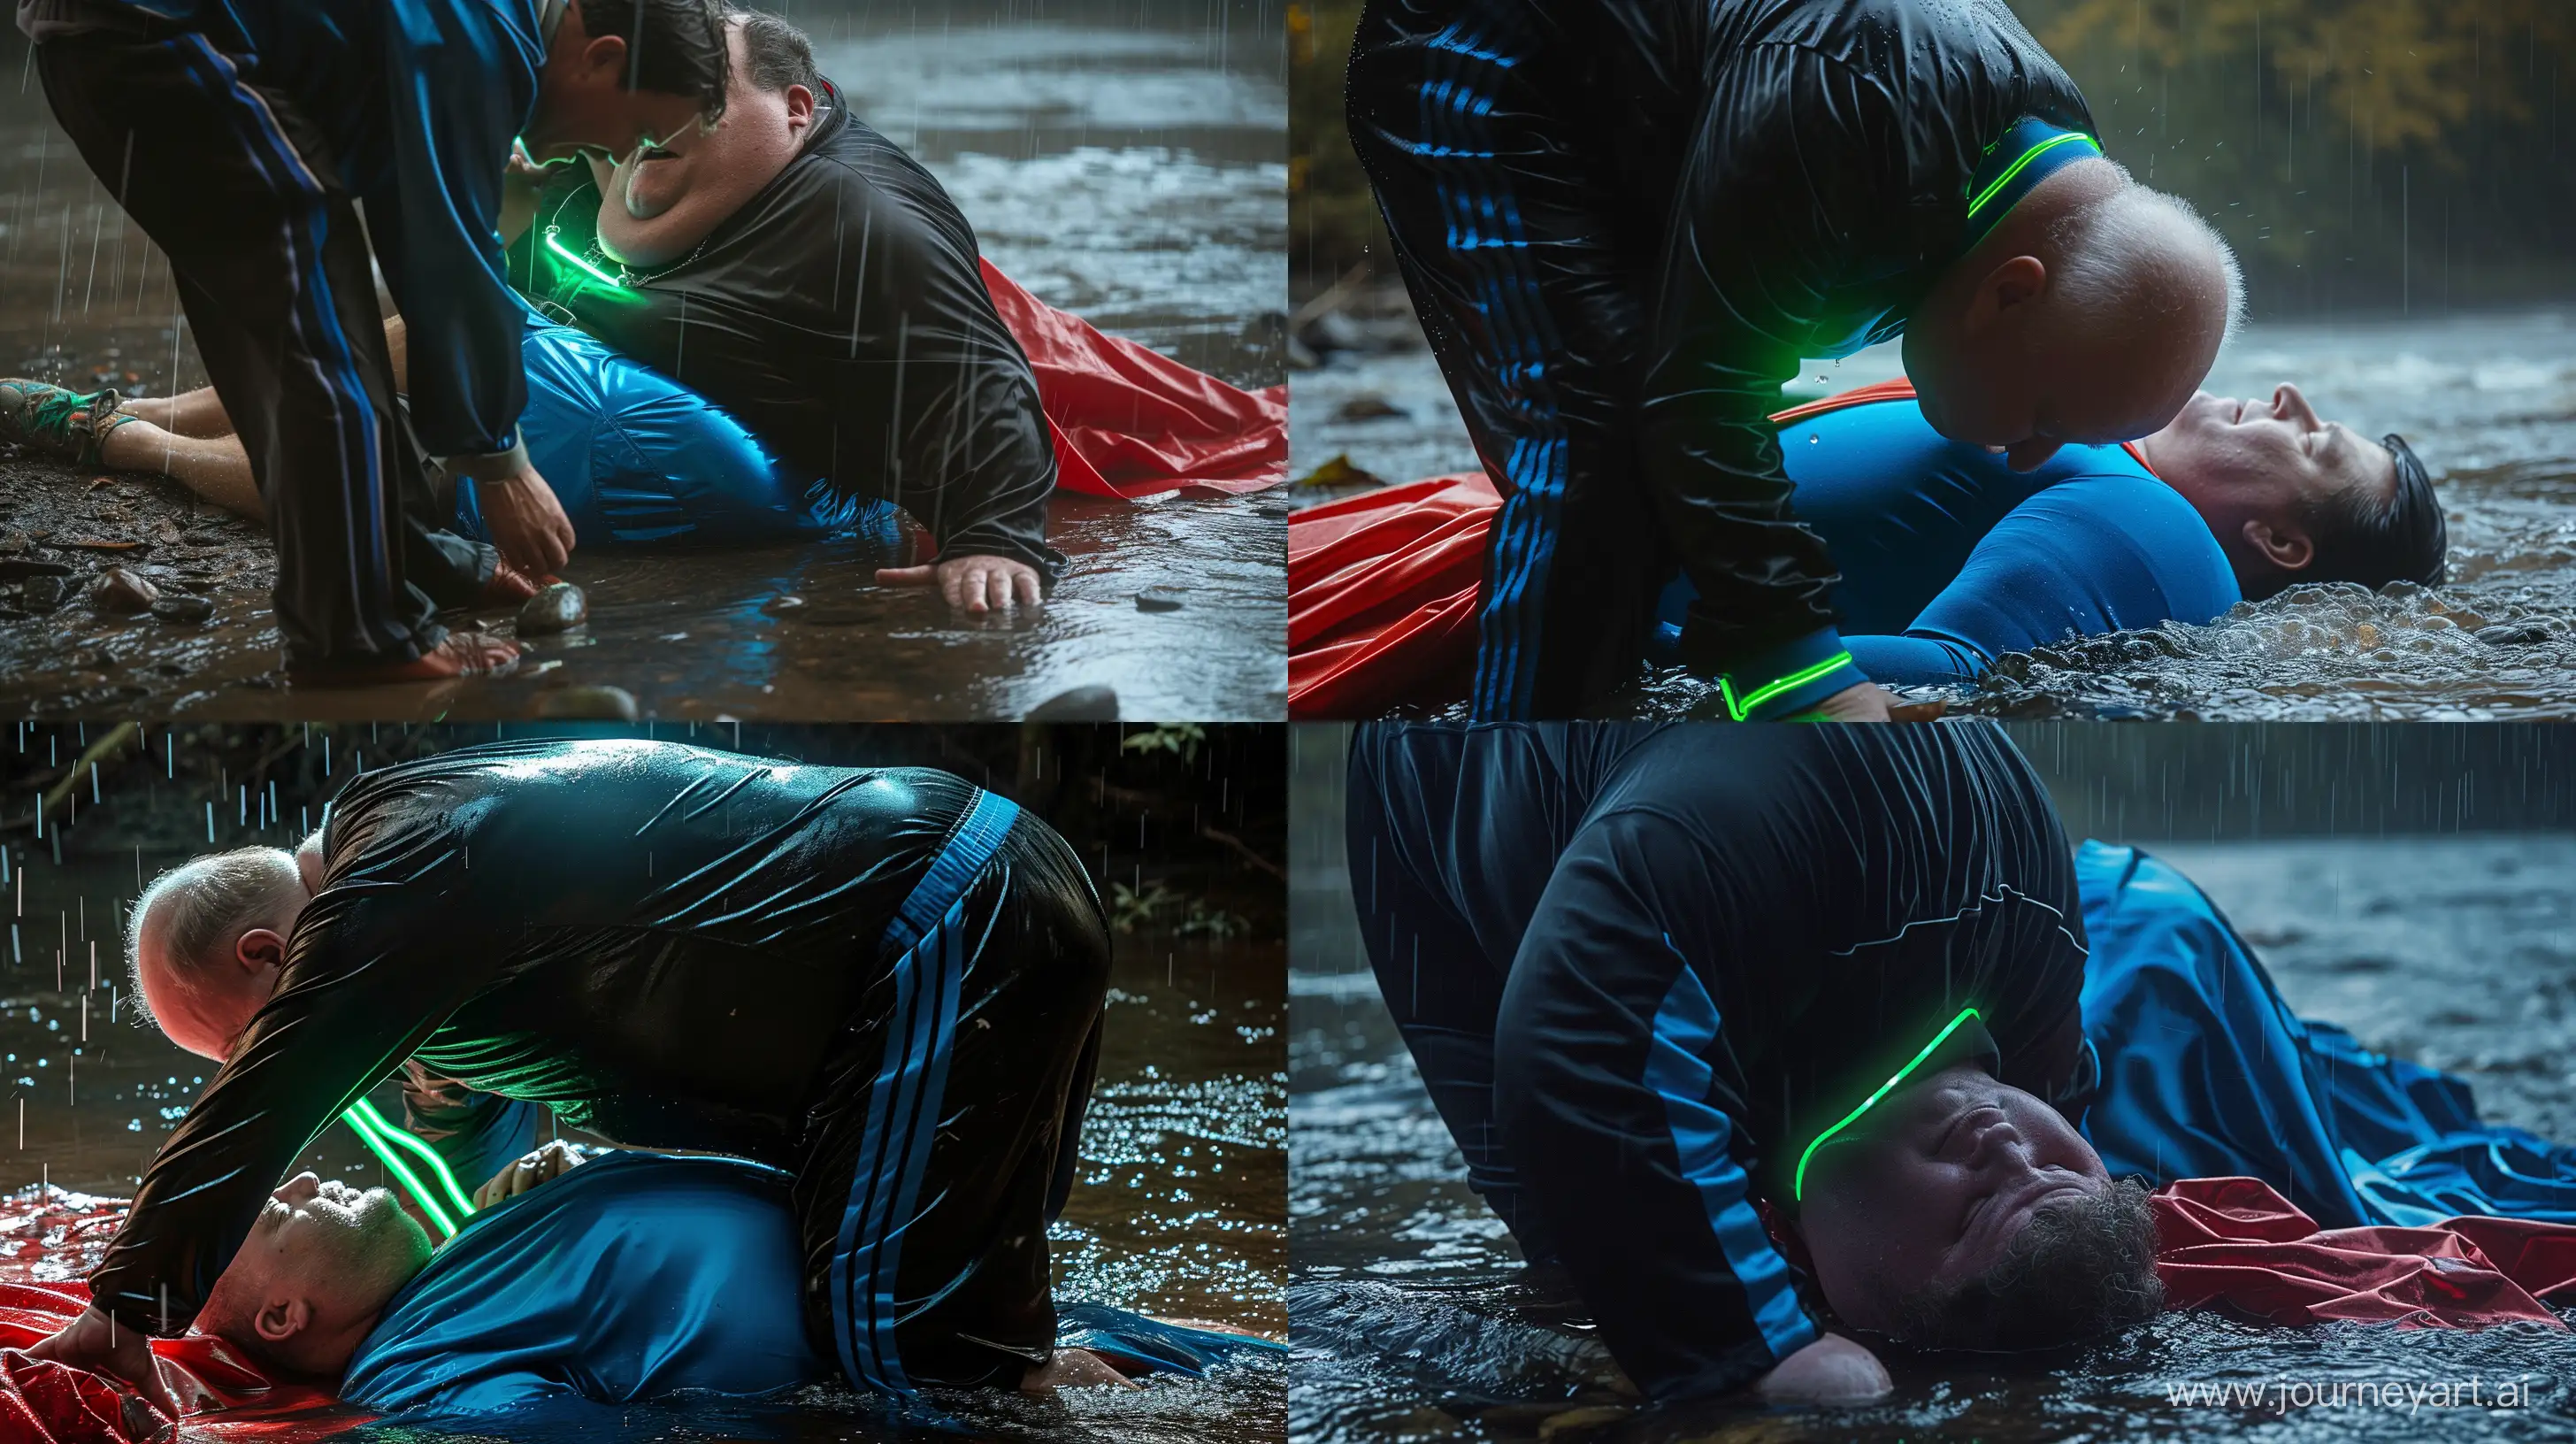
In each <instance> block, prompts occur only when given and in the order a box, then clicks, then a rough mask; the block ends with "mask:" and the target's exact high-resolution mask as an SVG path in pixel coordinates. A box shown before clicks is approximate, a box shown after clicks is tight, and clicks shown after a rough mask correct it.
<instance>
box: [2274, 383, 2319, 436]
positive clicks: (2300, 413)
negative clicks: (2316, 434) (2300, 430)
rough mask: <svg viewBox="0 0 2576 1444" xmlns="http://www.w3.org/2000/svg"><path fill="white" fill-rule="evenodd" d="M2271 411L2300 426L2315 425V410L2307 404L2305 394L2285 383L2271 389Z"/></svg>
mask: <svg viewBox="0 0 2576 1444" xmlns="http://www.w3.org/2000/svg"><path fill="white" fill-rule="evenodd" d="M2272 409H2273V410H2275V411H2278V412H2280V413H2281V414H2282V415H2283V416H2287V417H2289V418H2291V419H2293V420H2295V421H2297V422H2298V423H2299V424H2300V425H2302V426H2307V427H2314V426H2316V425H2317V413H2316V408H2315V407H2312V406H2310V405H2309V404H2308V396H2307V393H2306V392H2304V391H2301V390H2300V389H2299V388H2298V387H2296V386H2294V385H2292V384H2291V383H2289V382H2287V381H2284V382H2282V383H2281V384H2280V385H2279V386H2277V387H2274V388H2273V390H2272Z"/></svg>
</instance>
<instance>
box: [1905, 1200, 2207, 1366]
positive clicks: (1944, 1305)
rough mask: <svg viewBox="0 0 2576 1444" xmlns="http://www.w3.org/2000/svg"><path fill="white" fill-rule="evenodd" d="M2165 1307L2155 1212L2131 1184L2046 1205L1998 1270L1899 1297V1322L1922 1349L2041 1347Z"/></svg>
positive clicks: (2119, 1324) (2103, 1330) (2101, 1330)
mask: <svg viewBox="0 0 2576 1444" xmlns="http://www.w3.org/2000/svg"><path fill="white" fill-rule="evenodd" d="M2164 1306H2165V1288H2164V1282H2163V1281H2162V1280H2161V1279H2159V1278H2157V1277H2156V1218H2155V1212H2154V1210H2153V1209H2151V1208H2150V1207H2149V1206H2148V1204H2147V1190H2146V1189H2145V1188H2144V1187H2143V1186H2142V1185H2140V1184H2139V1182H2138V1181H2137V1180H2136V1179H2134V1178H2124V1179H2120V1180H2119V1181H2117V1182H2115V1183H2113V1184H2112V1185H2111V1186H2110V1187H2108V1188H2105V1189H2102V1190H2100V1191H2099V1192H2095V1193H2088V1194H2085V1195H2083V1196H2081V1197H2079V1198H2071V1199H2066V1200H2063V1201H2059V1200H2051V1201H2049V1202H2048V1203H2045V1204H2042V1205H2040V1207H2039V1210H2038V1211H2037V1212H2036V1213H2033V1214H2032V1215H2031V1218H2030V1222H2028V1223H2026V1224H2024V1225H2023V1226H2022V1230H2021V1233H2020V1235H2019V1236H2017V1237H2016V1238H2014V1239H2013V1241H2012V1245H2011V1247H2009V1248H2007V1249H2006V1250H2005V1251H2004V1256H2003V1257H2002V1258H2000V1259H1998V1260H1996V1261H1995V1263H1994V1265H1993V1267H1991V1268H1988V1269H1987V1270H1986V1271H1985V1272H1984V1273H1982V1274H1979V1275H1978V1276H1977V1277H1975V1278H1972V1279H1969V1280H1967V1281H1965V1282H1964V1283H1959V1284H1954V1285H1951V1286H1949V1287H1947V1288H1931V1289H1925V1290H1921V1291H1918V1292H1917V1293H1915V1294H1913V1295H1911V1296H1908V1297H1905V1298H1901V1299H1899V1300H1897V1301H1896V1305H1895V1316H1896V1318H1895V1322H1896V1333H1897V1337H1898V1338H1899V1339H1900V1340H1902V1341H1903V1342H1905V1343H1908V1344H1912V1345H1914V1346H1916V1347H1917V1348H1933V1349H2038V1348H2047V1347H2050V1346H2053V1345H2059V1344H2069V1343H2077V1342H2081V1341H2083V1340H2085V1339H2090V1338H2095V1337H2098V1336H2100V1335H2103V1334H2108V1333H2112V1332H2114V1331H2116V1330H2119V1329H2124V1328H2127V1327H2129V1326H2130V1325H2132V1324H2140V1323H2144V1322H2146V1321H2147V1320H2148V1319H2151V1318H2153V1317H2155V1316H2156V1314H2157V1313H2158V1312H2159V1311H2161V1310H2162V1309H2163V1308H2164Z"/></svg>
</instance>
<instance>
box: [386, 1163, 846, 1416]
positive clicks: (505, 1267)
mask: <svg viewBox="0 0 2576 1444" xmlns="http://www.w3.org/2000/svg"><path fill="white" fill-rule="evenodd" d="M788 1182H789V1180H788V1176H787V1175H786V1174H785V1173H783V1172H780V1171H779V1170H777V1169H774V1168H767V1167H763V1166H762V1165H759V1164H755V1163H746V1162H741V1161H739V1160H735V1159H723V1158H670V1157H663V1156H661V1155H658V1154H650V1153H612V1154H609V1155H607V1156H606V1157H603V1158H598V1159H594V1160H592V1161H590V1162H588V1163H585V1164H582V1165H581V1166H580V1167H578V1168H575V1169H573V1170H572V1171H571V1172H569V1173H566V1174H564V1175H563V1176H562V1177H560V1178H557V1179H555V1180H553V1181H551V1182H549V1183H546V1184H543V1185H541V1186H539V1187H538V1188H536V1189H534V1190H533V1191H531V1192H529V1193H527V1194H525V1195H522V1196H521V1197H518V1198H514V1199H512V1200H510V1201H509V1202H507V1203H504V1204H502V1205H501V1206H499V1207H497V1208H493V1209H488V1210H486V1211H484V1212H482V1213H480V1214H477V1215H475V1217H474V1218H473V1219H471V1220H470V1221H468V1222H467V1223H466V1225H465V1227H464V1228H463V1229H462V1230H460V1231H459V1232H458V1233H457V1235H456V1237H455V1238H454V1239H452V1240H450V1241H449V1242H448V1243H447V1244H446V1245H445V1246H443V1247H441V1248H440V1249H439V1251H438V1254H437V1256H436V1257H435V1258H433V1259H432V1260H431V1261H430V1265H429V1267H428V1268H426V1269H424V1270H422V1271H421V1273H420V1276H419V1277H417V1278H415V1279H414V1280H412V1282H411V1285H410V1286H409V1287H407V1288H405V1289H404V1290H403V1291H402V1292H401V1293H399V1294H397V1295H395V1296H394V1300H393V1302H392V1303H391V1304H389V1305H387V1306H386V1308H385V1313H384V1317H383V1319H382V1320H381V1321H379V1322H378V1323H377V1325H376V1328H375V1331H374V1332H372V1333H370V1334H369V1335H368V1336H367V1338H366V1341H365V1342H363V1343H361V1344H360V1345H359V1346H358V1351H357V1353H356V1354H355V1355H354V1356H352V1357H351V1359H350V1361H349V1372H348V1375H347V1377H346V1378H345V1379H344V1380H343V1381H342V1382H341V1386H340V1396H341V1398H342V1399H344V1400H346V1401H347V1402H349V1403H351V1404H356V1405H360V1406H362V1407H364V1408H367V1409H370V1410H373V1411H375V1412H377V1413H380V1414H402V1415H407V1416H413V1417H420V1416H438V1415H466V1414H488V1413H493V1412H497V1411H504V1410H508V1409H511V1408H513V1407H516V1406H520V1405H525V1404H530V1403H535V1402H538V1401H541V1400H546V1399H555V1398H565V1397H578V1398H583V1399H588V1400H591V1401H593V1402H597V1403H608V1404H616V1403H626V1402H629V1401H632V1400H638V1399H650V1398H654V1397H656V1396H658V1395H662V1394H668V1393H671V1392H674V1391H676V1390H681V1389H698V1390H705V1391H708V1392H710V1393H717V1394H728V1395H753V1396H756V1395H765V1394H773V1393H777V1392H780V1391H783V1390H786V1389H792V1388H794V1387H796V1386H797V1385H799V1384H806V1383H812V1382H815V1381H817V1380H820V1379H826V1378H830V1377H831V1376H832V1374H833V1373H834V1372H835V1371H834V1370H833V1368H832V1366H831V1365H830V1364H828V1363H827V1362H826V1361H825V1360H824V1359H823V1358H822V1357H820V1356H819V1355H817V1354H816V1353H815V1352H814V1350H813V1348H812V1347H811V1346H810V1345H809V1344H808V1343H807V1342H806V1337H805V1326H804V1320H803V1318H802V1316H801V1314H800V1312H799V1310H798V1309H797V1307H796V1295H797V1288H798V1277H799V1268H800V1263H799V1259H798V1249H797V1238H796V1221H795V1216H794V1215H793V1214H791V1213H790V1212H788V1208H787V1189H788Z"/></svg>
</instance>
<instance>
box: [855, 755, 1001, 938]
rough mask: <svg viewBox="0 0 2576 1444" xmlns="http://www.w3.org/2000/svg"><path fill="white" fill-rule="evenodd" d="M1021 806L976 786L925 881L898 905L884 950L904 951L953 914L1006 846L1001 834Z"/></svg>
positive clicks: (919, 883)
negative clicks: (989, 863)
mask: <svg viewBox="0 0 2576 1444" xmlns="http://www.w3.org/2000/svg"><path fill="white" fill-rule="evenodd" d="M1019 816H1020V806H1019V804H1018V803H1016V802H1013V801H1011V800H1010V799H1009V798H1007V797H1003V796H1000V795H998V794H996V793H991V792H980V791H979V792H977V793H976V794H975V805H974V806H973V807H972V808H969V809H968V810H967V813H966V817H965V820H964V821H962V822H960V823H958V824H957V830H956V831H955V832H952V833H950V834H949V836H948V841H947V843H946V844H945V845H943V846H942V847H941V848H940V849H939V855H938V856H937V857H935V858H932V859H931V860H930V867H929V869H928V870H927V871H925V872H924V873H922V875H921V881H919V882H917V883H915V884H913V887H912V893H911V895H910V896H908V897H906V898H905V899H904V900H903V906H902V907H900V908H898V909H896V910H895V916H894V921H893V922H890V923H888V924H886V934H885V953H886V955H887V956H888V957H897V956H901V955H902V954H904V953H908V952H910V951H912V949H913V948H914V947H915V946H916V945H918V944H919V943H920V941H921V940H922V939H923V938H924V937H927V936H928V935H929V933H930V930H931V929H933V928H935V927H937V926H939V920H940V919H941V918H943V917H945V916H947V915H948V910H949V909H950V908H951V907H954V906H955V905H956V903H957V899H959V898H960V897H963V896H965V893H966V889H967V888H968V887H969V886H971V885H973V883H974V881H975V878H976V876H977V875H978V874H980V873H982V872H983V871H984V865H985V864H986V863H988V862H991V861H992V860H993V854H995V853H997V852H999V851H1001V850H1002V839H1003V838H1004V837H1006V836H1008V835H1009V833H1010V831H1011V824H1012V823H1014V822H1016V821H1018V820H1019Z"/></svg>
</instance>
